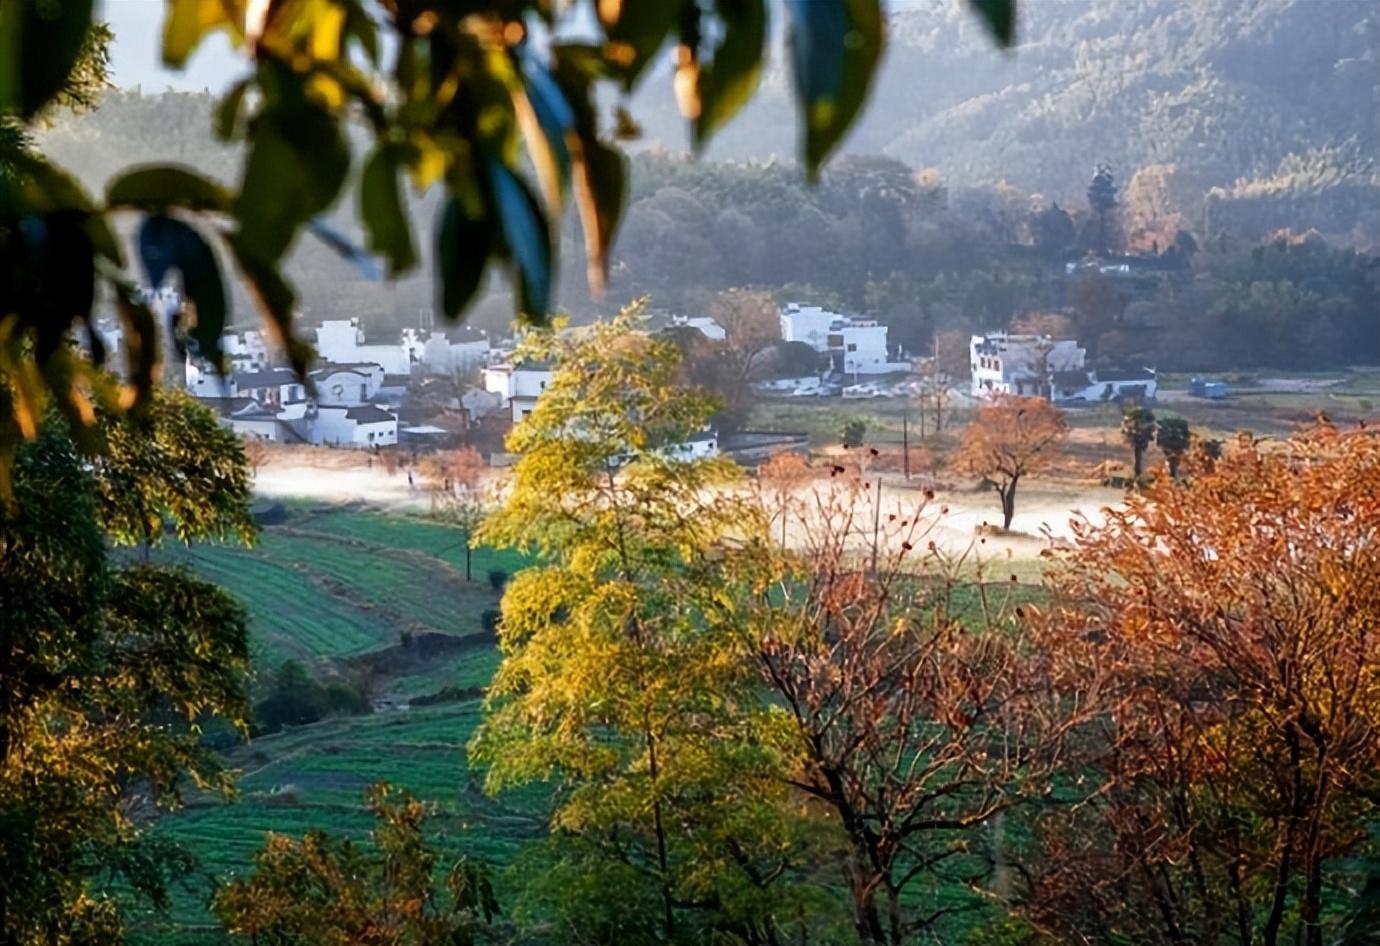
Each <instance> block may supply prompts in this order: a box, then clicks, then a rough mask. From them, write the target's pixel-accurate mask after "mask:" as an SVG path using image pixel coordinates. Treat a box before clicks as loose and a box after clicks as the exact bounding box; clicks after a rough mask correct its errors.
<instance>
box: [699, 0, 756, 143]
mask: <svg viewBox="0 0 1380 946" xmlns="http://www.w3.org/2000/svg"><path fill="white" fill-rule="evenodd" d="M715 10H716V11H717V12H718V14H719V17H720V19H721V20H722V21H723V41H722V42H721V43H720V44H719V47H718V49H716V50H715V51H714V58H713V61H712V62H710V63H708V64H705V65H702V66H701V67H700V72H699V100H700V101H699V107H700V113H699V117H698V118H697V119H696V120H695V123H694V139H695V148H696V149H697V150H698V149H700V148H703V147H704V145H705V143H706V142H708V141H709V139H710V137H712V136H713V135H714V133H715V132H717V131H718V130H719V129H720V128H722V127H723V126H724V125H725V124H726V123H727V122H728V120H729V119H730V118H732V117H733V116H734V115H736V114H737V113H738V110H739V109H740V108H742V107H743V105H744V104H745V103H746V102H747V100H748V99H750V98H752V93H753V92H754V91H755V90H756V88H757V82H758V80H759V79H760V78H761V75H762V55H763V50H764V48H765V45H766V41H767V8H766V3H765V0H718V3H716V4H715Z"/></svg>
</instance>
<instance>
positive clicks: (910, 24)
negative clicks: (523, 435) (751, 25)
mask: <svg viewBox="0 0 1380 946" xmlns="http://www.w3.org/2000/svg"><path fill="white" fill-rule="evenodd" d="M1019 9H1020V17H1021V19H1020V41H1019V45H1018V46H1017V48H1016V49H1014V50H1012V51H1011V52H1009V53H1002V52H999V51H998V50H996V49H995V48H994V47H993V45H992V43H991V42H990V40H989V39H988V37H987V35H986V33H985V32H984V31H983V28H982V26H981V24H980V23H979V22H978V21H977V19H976V18H975V17H974V16H973V15H972V14H971V13H970V12H969V11H968V10H967V9H966V8H965V5H963V4H960V3H957V2H953V0H933V2H931V3H929V4H925V5H919V6H918V7H917V6H916V5H909V6H908V7H907V9H906V10H905V11H904V12H899V13H896V14H894V15H893V16H892V18H891V31H890V46H889V49H888V50H887V53H886V58H885V60H884V63H883V66H882V69H881V73H880V76H879V79H878V82H877V84H876V87H875V89H874V94H873V97H872V101H871V102H870V104H869V106H868V109H867V111H866V114H865V117H864V118H863V120H862V121H861V122H860V123H859V125H858V127H857V128H856V129H854V131H853V133H852V134H851V135H850V137H849V139H848V141H847V143H846V145H845V150H846V151H850V152H854V153H867V154H886V155H889V156H891V157H894V158H898V159H900V160H902V161H904V162H906V163H907V164H909V165H911V166H912V167H916V168H921V167H934V168H937V169H938V170H939V171H940V172H941V173H942V174H943V176H944V178H945V180H946V181H948V182H950V183H952V184H956V185H960V186H963V185H981V184H991V183H994V182H996V181H1002V180H1004V181H1007V182H1008V183H1010V184H1011V185H1013V186H1015V187H1017V188H1019V189H1021V190H1025V191H1028V192H1036V193H1041V194H1044V195H1045V196H1046V197H1048V198H1051V199H1056V200H1069V199H1071V198H1073V197H1075V196H1077V195H1080V194H1081V193H1082V191H1083V188H1084V187H1085V186H1086V184H1087V180H1088V177H1089V175H1090V173H1091V169H1092V165H1093V163H1094V162H1095V161H1108V162H1110V163H1111V164H1112V165H1113V167H1115V168H1117V169H1118V171H1119V172H1120V174H1121V176H1122V179H1123V180H1124V179H1125V178H1126V177H1129V175H1130V174H1131V173H1133V172H1134V170H1135V169H1137V168H1139V167H1143V166H1146V165H1151V164H1172V165H1176V166H1177V167H1178V169H1179V172H1180V173H1182V174H1186V175H1188V177H1189V178H1190V179H1192V180H1193V181H1194V183H1195V184H1196V185H1197V187H1199V188H1201V190H1200V192H1206V191H1207V190H1208V189H1209V188H1211V187H1214V186H1219V187H1231V186H1234V185H1236V184H1238V182H1241V181H1243V180H1246V181H1249V180H1251V179H1256V178H1262V179H1265V178H1273V177H1277V176H1278V175H1279V173H1280V169H1281V167H1282V166H1283V167H1288V162H1290V161H1293V162H1294V163H1295V164H1297V163H1298V158H1299V157H1301V156H1304V155H1306V154H1308V153H1309V152H1313V153H1314V155H1316V154H1317V153H1320V152H1327V153H1329V154H1333V155H1335V156H1337V158H1338V159H1339V160H1340V161H1341V165H1340V167H1341V168H1342V169H1343V170H1344V171H1345V172H1346V173H1348V174H1352V175H1358V174H1359V175H1360V176H1361V178H1363V179H1365V180H1366V181H1367V182H1369V183H1371V184H1373V183H1374V182H1375V176H1374V168H1373V166H1367V162H1368V161H1369V160H1370V159H1373V158H1374V157H1375V156H1377V155H1380V4H1376V3H1374V2H1369V0H1192V2H1184V0H1025V2H1023V3H1021V4H1020V7H1019ZM783 58H784V57H782V56H780V55H778V56H776V57H775V60H776V61H775V62H774V63H773V66H772V68H771V69H770V70H769V71H768V74H767V76H766V77H765V79H764V82H763V88H762V90H761V92H760V93H759V96H758V98H757V100H756V101H754V102H753V103H752V104H751V105H749V106H748V108H747V109H746V110H745V112H744V113H743V114H742V115H741V116H739V118H738V119H737V120H736V121H734V122H733V123H732V124H730V125H729V126H728V128H727V129H725V130H724V131H723V132H722V133H721V135H720V137H719V139H718V140H716V141H715V142H714V144H713V145H712V146H711V148H710V150H709V152H708V155H707V156H708V157H710V158H714V159H766V158H769V157H772V156H776V157H781V158H788V157H789V156H791V155H792V154H793V153H794V151H795V143H796V136H797V134H798V131H797V125H796V120H795V115H794V111H793V109H792V107H791V102H790V92H789V85H788V82H787V76H786V75H785V74H784V72H783V68H782V62H781V60H782V59H783ZM664 85H665V83H658V84H656V87H654V88H653V87H650V84H649V87H648V89H647V90H646V91H645V92H644V93H643V94H642V95H640V96H639V98H638V99H637V100H636V101H635V103H634V105H635V107H634V113H635V114H636V115H637V116H638V118H639V119H640V120H641V121H642V123H643V127H644V130H645V132H646V138H647V141H648V142H649V143H651V144H654V145H655V144H659V145H661V146H664V147H666V148H668V149H670V150H675V151H679V150H683V149H684V148H685V141H686V138H685V132H684V123H683V121H681V119H680V117H679V116H678V115H677V114H676V112H675V106H674V104H673V102H672V101H671V98H670V94H669V92H668V91H667V90H666V89H665V88H663V87H662V86H664ZM1314 163H1316V162H1314ZM1335 170H1336V169H1335V168H1334V173H1333V175H1332V176H1333V177H1335ZM1324 176H1326V175H1324Z"/></svg>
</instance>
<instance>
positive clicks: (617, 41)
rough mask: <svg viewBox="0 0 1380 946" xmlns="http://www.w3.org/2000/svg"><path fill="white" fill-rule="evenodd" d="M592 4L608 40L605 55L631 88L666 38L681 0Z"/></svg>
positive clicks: (608, 0) (622, 0)
mask: <svg viewBox="0 0 1380 946" xmlns="http://www.w3.org/2000/svg"><path fill="white" fill-rule="evenodd" d="M595 6H596V8H597V10H598V13H599V22H600V23H601V24H603V26H604V30H605V33H606V35H607V36H608V40H609V42H608V44H607V46H606V47H605V58H606V60H607V61H608V63H609V65H610V66H611V67H612V68H613V69H614V71H616V72H617V73H618V75H620V76H621V77H622V79H623V85H624V87H625V88H627V89H631V88H632V87H633V84H634V83H635V82H636V81H637V79H638V77H639V76H640V75H641V74H642V71H643V70H644V69H646V68H647V64H648V63H650V62H651V61H652V57H653V56H655V55H656V53H657V51H658V50H660V49H661V47H662V45H663V44H664V43H665V42H666V36H667V34H668V33H670V32H671V27H672V26H674V25H675V24H676V21H677V20H678V19H679V17H680V10H681V7H682V6H684V3H683V2H681V0H652V2H648V0H601V2H599V3H597V4H596V5H595Z"/></svg>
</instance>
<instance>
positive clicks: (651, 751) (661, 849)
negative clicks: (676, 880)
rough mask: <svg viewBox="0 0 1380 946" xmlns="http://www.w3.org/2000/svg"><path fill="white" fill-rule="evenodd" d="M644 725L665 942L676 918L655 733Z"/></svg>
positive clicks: (671, 938)
mask: <svg viewBox="0 0 1380 946" xmlns="http://www.w3.org/2000/svg"><path fill="white" fill-rule="evenodd" d="M644 726H645V735H646V738H647V774H648V775H650V776H651V778H652V798H653V801H652V828H653V830H654V831H655V832H656V860H657V868H658V869H659V871H660V873H661V910H662V916H661V922H662V926H663V928H664V930H665V933H666V942H668V943H670V942H674V941H675V938H676V936H675V934H676V919H675V912H674V910H673V908H672V906H673V905H672V902H671V868H670V857H669V856H668V855H667V853H666V826H665V823H664V822H663V821H662V818H661V798H660V797H659V796H658V795H657V794H656V792H657V786H656V781H657V773H658V772H659V771H660V768H659V766H658V764H657V755H656V735H655V734H654V733H653V732H652V725H651V721H650V720H647V721H646V722H645V724H644Z"/></svg>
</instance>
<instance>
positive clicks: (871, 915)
mask: <svg viewBox="0 0 1380 946" xmlns="http://www.w3.org/2000/svg"><path fill="white" fill-rule="evenodd" d="M853 857H854V858H855V859H856V858H859V857H861V854H860V853H855V854H854V855H853ZM848 874H849V877H848V886H849V888H850V892H851V893H852V895H853V926H854V928H855V929H856V930H857V931H858V941H859V942H860V943H861V944H862V946H886V943H887V935H886V927H884V926H883V925H882V917H881V914H880V913H878V912H877V884H876V882H875V880H874V878H872V877H871V876H869V871H868V870H867V868H865V867H864V866H863V864H861V863H857V862H856V861H855V863H854V865H853V867H852V869H851V870H849V872H848Z"/></svg>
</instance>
